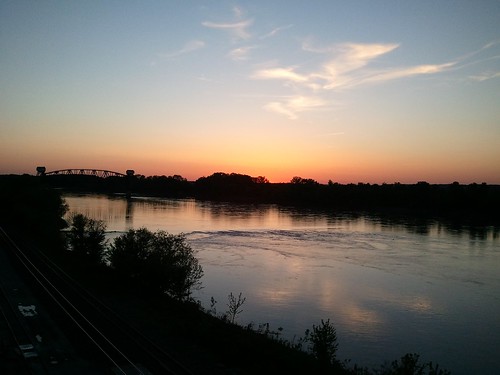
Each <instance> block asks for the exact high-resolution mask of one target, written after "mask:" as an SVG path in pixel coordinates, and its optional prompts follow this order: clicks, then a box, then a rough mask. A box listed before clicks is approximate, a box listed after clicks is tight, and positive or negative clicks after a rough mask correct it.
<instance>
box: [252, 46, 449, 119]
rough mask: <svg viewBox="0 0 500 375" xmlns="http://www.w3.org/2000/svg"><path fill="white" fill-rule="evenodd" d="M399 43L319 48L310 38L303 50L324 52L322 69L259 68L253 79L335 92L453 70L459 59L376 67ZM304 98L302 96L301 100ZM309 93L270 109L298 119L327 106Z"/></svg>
mask: <svg viewBox="0 0 500 375" xmlns="http://www.w3.org/2000/svg"><path fill="white" fill-rule="evenodd" d="M399 47H400V45H399V44H397V43H370V44H362V43H343V44H337V45H333V46H326V47H317V46H314V45H313V44H312V43H311V42H310V41H305V42H303V43H302V49H303V50H304V51H307V52H312V53H319V54H324V55H325V56H326V58H325V60H326V61H325V62H324V63H323V64H321V65H320V66H319V68H318V69H315V70H309V71H300V69H299V68H298V67H295V66H292V67H290V66H285V67H283V66H282V67H280V66H277V67H273V68H266V69H259V70H257V71H255V72H254V73H253V74H252V76H251V78H253V79H266V80H282V81H285V82H288V83H293V84H294V85H293V87H294V89H295V90H297V89H300V88H302V89H305V90H312V91H313V92H314V93H315V94H316V95H320V94H321V93H322V92H323V93H326V92H332V91H333V92H335V91H340V90H346V89H352V88H354V87H357V86H361V85H367V84H380V83H382V82H387V81H391V80H396V79H402V78H406V77H412V76H417V75H430V74H436V73H440V72H444V71H447V70H449V69H452V68H453V67H454V66H455V65H456V64H457V61H451V62H446V63H443V64H423V65H416V66H410V67H391V68H386V69H373V68H372V67H371V65H370V64H371V63H372V62H373V61H375V60H376V59H378V58H380V57H382V56H384V55H386V54H389V53H390V52H392V51H394V50H396V49H397V48H399ZM299 98H302V99H299ZM304 98H307V96H298V97H295V98H294V99H293V100H292V99H288V100H286V101H281V102H277V101H273V102H271V103H268V104H267V105H266V106H265V108H266V109H267V110H271V111H274V112H276V113H280V114H282V115H285V116H287V117H288V118H290V119H296V118H297V113H298V112H301V111H303V110H310V109H315V108H317V107H319V106H325V105H326V104H327V103H326V102H325V101H322V102H321V105H317V103H318V101H317V100H316V102H314V103H315V104H312V102H308V101H306V100H304Z"/></svg>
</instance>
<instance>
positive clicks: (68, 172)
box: [36, 167, 135, 178]
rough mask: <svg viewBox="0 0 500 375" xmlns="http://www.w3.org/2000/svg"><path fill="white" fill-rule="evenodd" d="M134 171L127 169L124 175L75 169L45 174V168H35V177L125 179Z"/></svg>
mask: <svg viewBox="0 0 500 375" xmlns="http://www.w3.org/2000/svg"><path fill="white" fill-rule="evenodd" d="M134 173H135V172H134V171H133V170H132V169H129V170H127V171H126V173H120V172H115V171H109V170H106V169H88V168H83V169H82V168H76V169H58V170H54V171H50V172H46V169H45V167H37V168H36V175H37V176H56V175H70V176H75V175H83V176H96V177H102V178H106V177H126V176H133V175H134Z"/></svg>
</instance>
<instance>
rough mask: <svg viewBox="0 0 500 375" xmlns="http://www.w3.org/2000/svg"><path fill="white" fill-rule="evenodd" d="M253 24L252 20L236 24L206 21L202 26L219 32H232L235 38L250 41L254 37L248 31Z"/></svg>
mask: <svg viewBox="0 0 500 375" xmlns="http://www.w3.org/2000/svg"><path fill="white" fill-rule="evenodd" d="M252 23H253V20H252V19H248V20H243V21H239V22H234V23H216V22H210V21H205V22H202V23H201V24H202V25H203V26H205V27H208V28H211V29H217V30H223V31H228V32H230V33H231V34H232V35H233V36H234V37H235V38H238V39H244V40H246V39H249V38H250V37H251V36H252V35H251V34H250V33H249V32H248V31H247V28H248V27H249V26H251V25H252Z"/></svg>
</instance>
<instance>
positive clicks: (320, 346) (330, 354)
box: [306, 319, 338, 366]
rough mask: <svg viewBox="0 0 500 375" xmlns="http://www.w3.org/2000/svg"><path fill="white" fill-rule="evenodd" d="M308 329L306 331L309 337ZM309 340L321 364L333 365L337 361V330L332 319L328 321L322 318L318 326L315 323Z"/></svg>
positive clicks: (312, 350) (311, 348)
mask: <svg viewBox="0 0 500 375" xmlns="http://www.w3.org/2000/svg"><path fill="white" fill-rule="evenodd" d="M307 333H308V331H306V337H307ZM308 341H309V342H310V350H311V352H312V353H313V355H314V356H315V357H316V358H317V359H318V361H319V362H320V364H321V365H323V366H331V365H333V364H334V363H335V360H336V356H337V348H338V342H337V331H336V330H335V327H334V326H333V324H332V323H330V319H328V320H327V321H324V320H323V319H322V320H321V324H320V325H318V326H316V325H314V324H313V329H312V331H311V332H310V334H309V337H308Z"/></svg>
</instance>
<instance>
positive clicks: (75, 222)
mask: <svg viewBox="0 0 500 375" xmlns="http://www.w3.org/2000/svg"><path fill="white" fill-rule="evenodd" d="M105 233H106V225H105V224H104V222H103V221H101V220H94V219H90V218H88V217H87V216H85V215H82V214H75V215H73V216H72V217H71V227H70V231H69V233H68V239H69V244H70V246H71V250H72V251H73V252H75V254H77V255H78V256H80V257H81V258H82V259H84V260H85V261H88V262H89V263H91V264H95V265H98V264H101V263H102V262H103V256H104V251H105V249H106V235H105Z"/></svg>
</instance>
